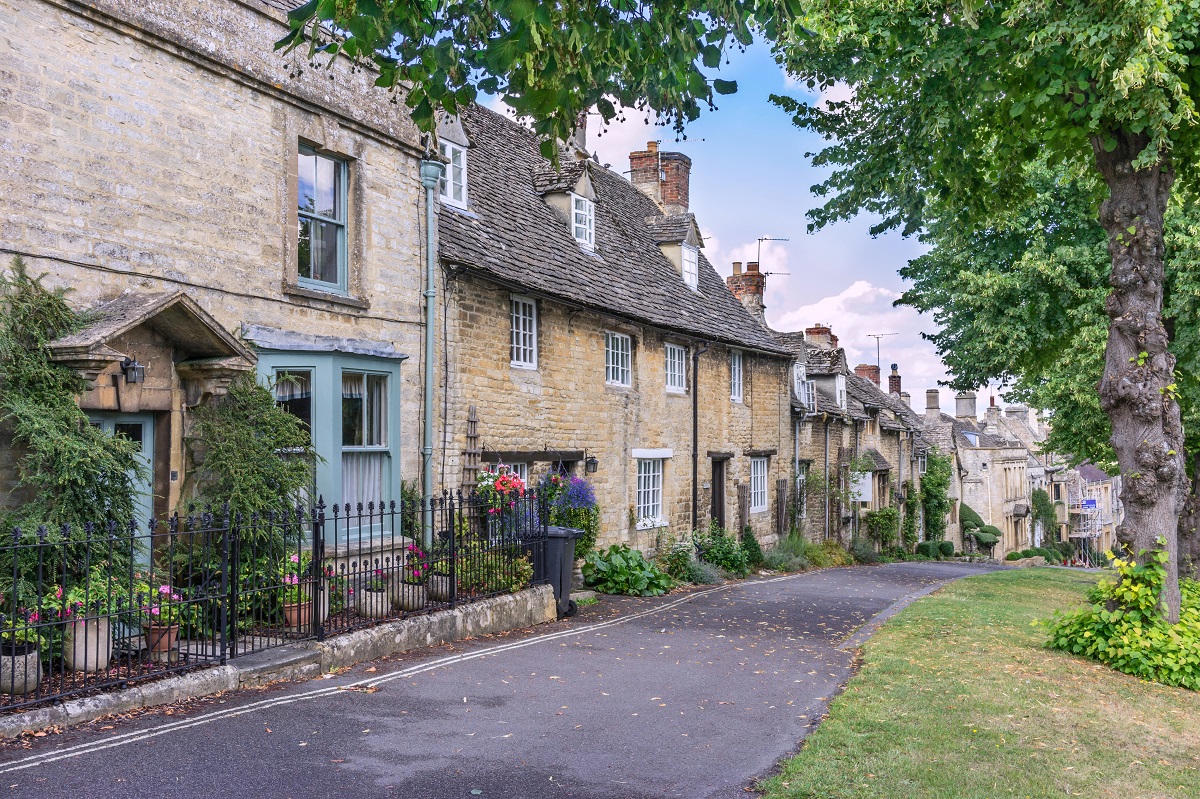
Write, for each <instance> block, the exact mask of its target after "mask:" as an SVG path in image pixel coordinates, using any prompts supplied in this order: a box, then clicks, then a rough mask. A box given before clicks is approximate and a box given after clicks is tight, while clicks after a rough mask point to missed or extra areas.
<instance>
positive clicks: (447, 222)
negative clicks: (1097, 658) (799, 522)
mask: <svg viewBox="0 0 1200 799" xmlns="http://www.w3.org/2000/svg"><path fill="white" fill-rule="evenodd" d="M440 141H441V147H442V152H443V153H444V154H445V155H446V157H447V160H449V161H450V162H451V164H452V165H458V167H459V168H456V169H454V171H453V172H452V177H451V179H450V180H449V181H448V182H447V184H446V185H445V187H444V189H443V197H442V204H441V210H440V213H439V217H438V229H439V244H438V254H439V258H440V262H441V265H442V269H443V272H444V282H445V298H446V303H447V317H446V325H447V326H446V329H445V330H444V331H441V336H442V346H443V347H444V352H443V354H442V356H441V357H443V358H444V362H443V363H442V364H441V366H442V368H443V369H444V381H445V416H444V419H443V420H442V435H443V439H442V447H443V448H442V452H441V453H440V454H439V456H438V462H439V464H440V467H439V468H441V469H442V470H443V471H442V479H443V481H444V482H445V483H446V484H448V485H452V484H454V483H461V484H462V485H463V486H465V487H468V488H469V487H470V486H472V485H474V482H475V479H476V476H477V474H478V472H479V470H480V469H484V468H489V467H490V466H493V465H497V464H499V463H503V464H505V465H507V466H508V467H509V468H510V469H512V470H513V471H515V472H516V473H518V474H520V475H521V476H522V477H523V478H525V479H527V480H528V481H529V482H532V483H536V482H537V481H538V480H539V479H540V478H541V477H542V476H543V475H545V474H546V473H547V471H549V470H551V469H565V470H567V471H574V472H576V473H586V474H587V476H588V478H589V479H590V480H591V481H592V482H593V484H594V485H595V489H596V495H597V499H598V501H599V503H600V506H601V508H602V522H601V532H600V537H601V538H600V540H601V543H602V544H608V543H615V542H622V541H625V542H629V543H630V544H632V545H634V546H637V547H639V548H642V549H652V548H655V547H657V546H659V545H661V544H662V543H664V542H665V541H666V540H668V539H669V538H670V537H673V536H674V537H678V536H679V535H681V534H684V533H686V532H687V531H689V530H691V529H693V528H694V527H703V526H706V525H707V524H708V522H709V520H710V519H715V520H716V521H717V522H718V523H720V524H722V525H723V526H725V527H727V528H730V529H736V528H737V527H739V526H740V525H742V524H749V525H751V526H752V527H753V528H754V530H755V532H756V534H757V535H758V536H759V537H760V538H763V539H769V538H770V537H772V536H774V535H775V534H776V532H777V530H778V529H780V523H781V522H780V520H781V518H782V516H781V514H782V511H783V508H784V504H785V503H783V502H781V501H780V500H779V496H778V492H779V490H780V488H779V487H780V484H782V486H783V490H784V492H786V479H787V478H788V477H789V476H790V469H791V449H790V448H791V442H792V439H791V429H790V424H789V414H790V410H789V408H790V395H789V378H790V375H791V370H792V364H793V360H794V359H793V358H792V357H791V356H790V355H789V354H788V353H787V352H786V351H785V350H784V349H783V348H782V347H780V345H779V344H778V343H777V342H776V341H775V339H774V338H773V337H772V336H771V335H770V334H768V333H767V331H765V330H764V329H763V328H762V327H761V326H760V325H759V324H758V322H756V321H755V319H754V318H753V317H752V316H751V315H750V314H749V313H748V312H747V311H746V310H745V309H744V308H743V307H742V305H741V304H740V303H739V302H738V301H737V300H736V299H735V298H734V297H733V295H732V294H731V293H730V292H729V290H728V289H727V288H726V286H725V284H724V283H723V282H722V280H721V278H720V277H719V276H718V275H717V273H716V271H715V270H714V269H713V267H712V266H711V265H710V264H709V262H708V260H707V259H706V258H705V256H704V252H703V247H704V241H703V239H702V237H701V235H700V230H699V227H698V225H697V222H696V219H695V217H694V215H693V214H692V213H691V212H690V211H689V208H688V200H689V177H690V170H691V161H690V159H689V158H688V157H687V156H685V155H683V154H681V153H674V152H666V151H661V150H659V149H658V147H657V144H656V143H654V142H651V143H649V144H648V145H647V147H646V149H645V150H643V151H639V152H634V153H632V154H631V155H630V167H631V173H630V179H629V180H626V179H625V178H624V177H622V176H621V175H620V174H618V173H617V172H615V171H612V170H609V169H608V168H606V167H603V166H601V165H600V164H599V163H597V162H596V161H595V160H594V159H592V158H590V157H589V155H588V153H587V152H586V150H584V149H583V147H582V141H583V135H582V133H580V134H579V135H578V136H577V137H576V138H575V140H574V141H573V142H572V143H571V144H570V145H568V146H564V147H563V148H562V149H561V151H560V153H559V163H558V164H557V165H555V164H552V163H551V162H550V161H548V160H546V159H544V158H543V157H542V156H541V154H540V152H539V149H538V140H537V138H536V136H535V135H534V134H533V133H531V132H530V131H528V130H527V129H525V128H524V127H522V126H521V125H519V124H517V123H515V122H513V121H511V120H510V119H508V118H506V117H504V116H501V115H499V114H496V113H493V112H492V111H489V110H487V109H484V108H480V107H471V108H467V109H464V110H463V112H462V115H461V117H460V118H459V119H456V120H447V121H446V122H445V123H444V124H443V125H442V130H441V133H440Z"/></svg>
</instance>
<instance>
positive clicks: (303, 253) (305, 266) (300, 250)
mask: <svg viewBox="0 0 1200 799" xmlns="http://www.w3.org/2000/svg"><path fill="white" fill-rule="evenodd" d="M299 222H300V232H299V246H298V247H297V248H296V271H297V272H298V273H299V275H300V277H306V278H312V223H311V222H310V221H309V220H308V219H306V218H305V217H300V220H299Z"/></svg>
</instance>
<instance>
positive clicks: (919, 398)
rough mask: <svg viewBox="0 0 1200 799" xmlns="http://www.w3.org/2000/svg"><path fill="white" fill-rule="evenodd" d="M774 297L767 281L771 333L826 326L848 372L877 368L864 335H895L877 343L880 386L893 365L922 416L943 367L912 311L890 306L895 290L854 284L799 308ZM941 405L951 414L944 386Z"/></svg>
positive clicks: (949, 397) (942, 376)
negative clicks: (864, 366)
mask: <svg viewBox="0 0 1200 799" xmlns="http://www.w3.org/2000/svg"><path fill="white" fill-rule="evenodd" d="M772 295H773V292H772V289H771V281H770V279H768V281H767V297H768V301H767V319H768V322H769V323H770V324H771V326H772V327H773V328H775V329H776V330H785V331H793V330H803V329H805V328H807V327H812V326H813V325H814V324H817V323H821V324H824V325H827V326H829V327H830V328H831V329H832V330H833V333H834V335H835V336H837V337H838V344H839V345H840V346H841V347H843V348H844V349H845V350H846V360H847V361H849V364H850V368H851V369H853V368H854V367H855V366H856V365H858V364H860V363H867V364H874V363H875V339H873V338H871V337H870V336H869V335H868V334H871V333H895V334H896V335H894V336H887V337H884V338H882V339H880V355H879V361H880V368H881V372H882V377H883V387H884V389H885V390H886V388H887V376H888V375H889V374H890V372H891V369H890V366H891V364H893V363H895V364H897V365H898V367H899V369H898V371H899V372H900V376H901V380H902V381H903V384H902V385H903V389H904V390H905V391H907V392H909V393H910V394H912V395H913V404H914V405H916V409H917V411H918V413H920V412H923V411H924V408H925V391H926V389H930V388H938V381H940V380H945V379H947V377H946V367H945V365H944V364H943V363H942V361H941V359H940V358H939V357H938V355H937V352H936V350H934V348H933V345H932V344H930V343H929V342H928V341H925V340H924V339H923V338H921V335H920V332H921V329H922V327H923V325H922V320H921V318H920V315H919V314H918V313H917V312H916V311H915V310H914V309H912V308H908V307H903V306H902V307H898V308H897V307H893V305H892V303H893V302H894V301H895V300H896V299H897V298H898V297H899V294H897V293H896V292H894V291H891V290H889V289H886V288H883V287H880V286H876V285H874V284H872V283H870V282H869V281H866V280H857V281H855V282H853V283H851V284H850V285H849V286H847V287H846V288H845V289H844V290H843V291H841V292H839V293H838V294H835V295H832V296H829V297H822V298H820V299H817V300H813V301H811V302H807V303H804V304H801V305H795V304H789V303H788V302H787V300H786V297H781V296H776V297H775V299H774V300H772V299H771V298H772ZM776 303H777V304H776ZM983 393H986V392H983ZM981 396H982V393H981ZM983 404H986V403H981V407H982V405H983ZM941 405H942V409H943V410H945V411H947V412H949V413H953V412H954V393H953V392H952V391H950V390H949V389H947V388H945V387H942V389H941Z"/></svg>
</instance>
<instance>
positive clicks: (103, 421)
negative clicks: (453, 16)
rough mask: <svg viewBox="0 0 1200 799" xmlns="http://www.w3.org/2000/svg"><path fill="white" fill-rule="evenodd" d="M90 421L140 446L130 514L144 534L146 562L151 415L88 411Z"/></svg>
mask: <svg viewBox="0 0 1200 799" xmlns="http://www.w3.org/2000/svg"><path fill="white" fill-rule="evenodd" d="M88 417H89V418H90V419H91V420H92V424H94V425H95V426H96V427H99V428H100V429H101V430H103V431H105V432H106V433H112V434H113V435H114V436H123V437H125V438H128V439H129V440H130V441H133V442H136V443H137V444H139V445H140V446H141V451H140V452H139V453H138V458H139V459H140V460H141V462H142V463H143V464H144V465H145V467H146V468H145V471H144V474H143V475H142V476H140V477H137V478H135V480H134V484H133V517H134V519H135V520H136V521H137V524H138V530H139V531H140V532H141V534H142V535H146V536H147V538H146V539H145V544H146V546H143V547H142V559H144V560H145V561H146V562H147V563H148V562H149V556H150V552H149V544H150V540H149V537H148V533H149V528H148V527H147V524H146V522H147V520H148V519H149V518H150V517H151V516H153V515H154V487H153V481H154V416H153V415H151V414H148V413H99V412H96V413H89V414H88Z"/></svg>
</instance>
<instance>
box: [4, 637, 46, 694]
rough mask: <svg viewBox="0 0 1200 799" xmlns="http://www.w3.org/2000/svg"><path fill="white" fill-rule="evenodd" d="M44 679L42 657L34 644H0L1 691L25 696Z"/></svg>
mask: <svg viewBox="0 0 1200 799" xmlns="http://www.w3.org/2000/svg"><path fill="white" fill-rule="evenodd" d="M41 681H42V659H41V658H40V657H38V651H37V647H36V646H34V645H32V644H3V645H0V693H4V694H12V695H13V696H25V695H27V694H31V693H33V692H34V691H36V690H37V687H38V683H40V682H41Z"/></svg>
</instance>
